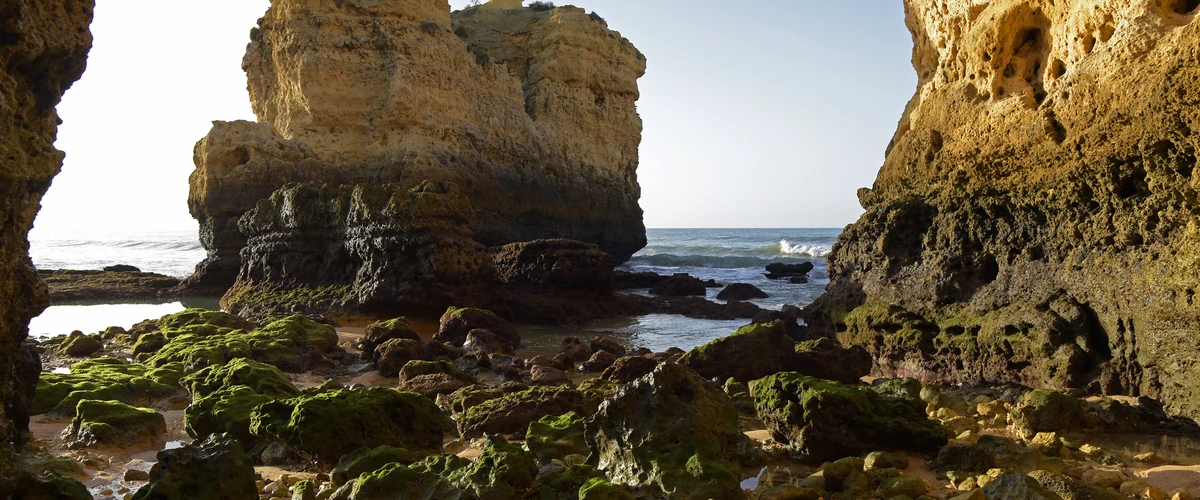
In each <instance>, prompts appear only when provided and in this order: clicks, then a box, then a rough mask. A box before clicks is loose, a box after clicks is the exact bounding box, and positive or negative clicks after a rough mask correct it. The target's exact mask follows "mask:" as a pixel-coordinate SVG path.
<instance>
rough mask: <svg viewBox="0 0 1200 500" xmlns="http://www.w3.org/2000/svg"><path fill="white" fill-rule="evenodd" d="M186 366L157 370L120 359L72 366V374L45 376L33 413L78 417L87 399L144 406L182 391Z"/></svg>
mask: <svg viewBox="0 0 1200 500" xmlns="http://www.w3.org/2000/svg"><path fill="white" fill-rule="evenodd" d="M182 375H183V367H182V366H181V365H179V364H178V363H174V364H172V363H165V364H163V365H162V366H159V367H157V368H152V367H148V366H146V365H142V364H139V363H127V362H125V361H123V360H120V359H117V358H96V359H89V360H85V361H81V362H79V363H76V364H75V365H73V366H72V367H71V373H69V374H61V373H49V372H46V373H42V374H41V378H40V379H39V380H38V385H37V391H36V392H35V393H34V397H33V407H32V414H34V415H37V414H41V413H52V414H55V415H66V416H74V415H75V409H76V406H77V405H78V404H79V401H81V400H84V399H96V400H107V401H120V402H122V403H127V404H140V403H145V402H147V401H150V400H154V399H160V398H164V397H167V396H170V395H172V394H175V393H177V392H179V379H180V377H181V376H182Z"/></svg>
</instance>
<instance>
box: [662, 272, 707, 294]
mask: <svg viewBox="0 0 1200 500" xmlns="http://www.w3.org/2000/svg"><path fill="white" fill-rule="evenodd" d="M709 284H710V283H709V282H705V281H702V280H700V279H699V278H694V277H692V276H689V275H687V274H682V273H681V274H676V275H674V276H671V277H670V278H667V279H665V280H663V281H662V282H660V283H658V284H656V285H654V286H652V287H650V294H651V295H663V296H668V297H682V296H685V295H700V296H704V295H706V294H708V286H709ZM711 284H712V285H714V286H715V285H716V284H715V283H711Z"/></svg>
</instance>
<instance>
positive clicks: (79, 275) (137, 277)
mask: <svg viewBox="0 0 1200 500" xmlns="http://www.w3.org/2000/svg"><path fill="white" fill-rule="evenodd" d="M113 267H117V266H113ZM38 276H39V277H41V278H42V281H44V282H45V283H46V287H47V288H49V290H50V302H51V303H52V304H71V303H80V302H88V301H99V300H120V301H126V300H153V299H158V298H159V292H161V291H164V290H168V289H170V288H173V287H175V286H177V285H179V280H178V279H176V278H172V277H170V276H165V275H162V274H157V273H144V272H141V271H139V270H137V268H134V270H132V271H130V270H117V271H108V270H105V271H76V270H70V269H58V270H39V271H38Z"/></svg>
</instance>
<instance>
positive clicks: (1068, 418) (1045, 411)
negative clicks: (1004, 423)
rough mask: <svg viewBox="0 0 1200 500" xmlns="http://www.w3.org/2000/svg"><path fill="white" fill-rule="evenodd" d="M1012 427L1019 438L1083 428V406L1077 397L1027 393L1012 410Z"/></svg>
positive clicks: (1060, 393)
mask: <svg viewBox="0 0 1200 500" xmlns="http://www.w3.org/2000/svg"><path fill="white" fill-rule="evenodd" d="M1011 414H1012V419H1013V424H1014V426H1015V428H1016V429H1017V431H1018V432H1020V433H1021V435H1022V436H1023V437H1026V438H1032V437H1033V436H1034V435H1035V434H1037V433H1039V432H1065V431H1070V430H1073V429H1079V428H1082V427H1085V426H1086V422H1087V420H1088V418H1087V417H1088V414H1087V403H1086V402H1084V400H1083V399H1081V398H1079V397H1078V396H1076V395H1074V394H1072V393H1069V392H1066V391H1057V390H1053V389H1037V390H1034V391H1029V392H1027V393H1025V395H1023V396H1021V399H1019V400H1017V404H1016V405H1014V406H1013V409H1012V413H1011Z"/></svg>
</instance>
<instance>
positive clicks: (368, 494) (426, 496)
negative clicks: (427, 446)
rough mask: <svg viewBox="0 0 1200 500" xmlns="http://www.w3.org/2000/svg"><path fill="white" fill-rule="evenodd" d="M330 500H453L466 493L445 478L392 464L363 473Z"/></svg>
mask: <svg viewBox="0 0 1200 500" xmlns="http://www.w3.org/2000/svg"><path fill="white" fill-rule="evenodd" d="M329 498H330V500H435V499H447V500H453V499H457V498H462V492H461V491H460V490H459V489H458V488H456V487H454V485H452V484H451V483H450V481H447V480H446V479H445V478H443V477H441V476H438V475H437V474H434V473H432V472H429V471H426V470H421V469H420V468H415V467H407V466H405V465H403V464H400V463H396V462H392V463H388V464H386V465H383V466H382V467H380V468H379V469H376V470H374V471H370V472H366V473H363V474H362V475H360V476H358V478H356V479H354V480H353V481H351V482H348V483H346V484H345V485H343V486H342V487H341V488H338V489H337V490H336V491H334V492H333V494H332V495H330V497H329Z"/></svg>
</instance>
